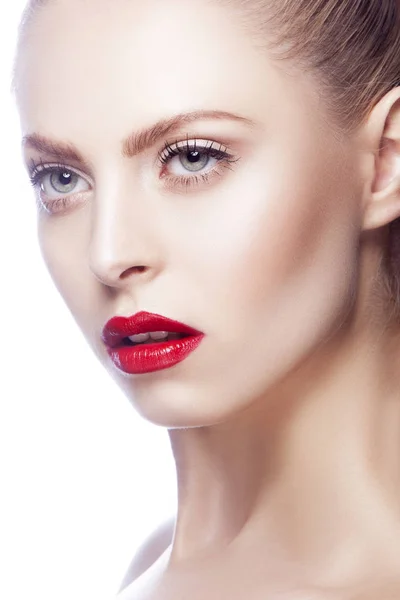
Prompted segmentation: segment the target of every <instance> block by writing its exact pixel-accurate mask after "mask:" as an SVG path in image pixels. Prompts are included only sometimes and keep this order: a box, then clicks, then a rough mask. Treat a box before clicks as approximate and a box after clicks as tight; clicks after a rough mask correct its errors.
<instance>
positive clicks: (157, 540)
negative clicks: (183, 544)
mask: <svg viewBox="0 0 400 600" xmlns="http://www.w3.org/2000/svg"><path fill="white" fill-rule="evenodd" d="M174 528H175V518H174V517H171V518H170V519H168V521H165V522H164V523H162V524H161V525H159V526H158V527H157V528H156V529H155V530H154V531H153V532H152V533H151V534H150V535H149V537H148V538H146V540H145V541H144V542H143V544H141V546H140V547H139V549H138V550H137V551H136V553H135V555H134V557H133V559H132V562H131V564H130V565H129V568H128V571H127V573H126V575H125V577H124V579H123V581H122V584H121V588H120V592H121V591H122V590H124V589H125V588H126V587H128V586H129V585H130V584H131V583H132V582H133V581H135V579H137V578H138V577H140V575H142V574H143V573H144V572H145V571H147V569H149V568H150V567H151V566H152V564H153V563H154V562H155V561H156V560H157V559H158V558H159V557H160V556H161V555H162V554H163V553H164V552H165V550H166V549H167V548H168V547H169V546H170V545H171V543H172V538H173V535H174Z"/></svg>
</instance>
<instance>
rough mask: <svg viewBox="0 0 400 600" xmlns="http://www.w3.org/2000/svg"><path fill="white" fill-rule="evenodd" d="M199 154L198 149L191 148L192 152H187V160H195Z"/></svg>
mask: <svg viewBox="0 0 400 600" xmlns="http://www.w3.org/2000/svg"><path fill="white" fill-rule="evenodd" d="M199 156H200V152H199V151H198V150H193V151H192V152H189V154H188V160H189V162H193V163H194V162H196V161H197V160H198V159H199Z"/></svg>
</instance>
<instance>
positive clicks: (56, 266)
mask: <svg viewBox="0 0 400 600" xmlns="http://www.w3.org/2000/svg"><path fill="white" fill-rule="evenodd" d="M83 225H84V224H83V223H82V222H80V221H79V218H78V220H77V222H75V221H72V218H70V219H69V221H68V222H67V221H66V220H64V218H60V219H53V218H52V217H50V218H47V217H46V216H44V217H39V227H38V235H39V244H40V249H41V252H42V256H43V259H44V262H45V264H46V267H47V269H48V271H49V273H50V275H51V277H52V280H53V282H54V285H55V286H56V288H57V290H58V291H59V292H60V295H61V296H62V298H63V300H64V302H65V304H66V305H67V307H68V309H69V310H70V312H71V314H72V315H73V317H74V319H75V320H76V321H77V323H78V325H79V327H80V328H81V329H82V330H83V331H84V332H85V331H86V332H87V331H88V329H89V328H90V323H91V321H93V315H96V311H97V310H99V309H100V304H99V300H100V299H99V297H98V289H96V280H95V279H94V277H93V276H92V275H91V274H90V272H89V271H88V267H87V255H86V244H87V238H86V237H85V233H84V232H83V231H82V226H83ZM100 314H101V313H100Z"/></svg>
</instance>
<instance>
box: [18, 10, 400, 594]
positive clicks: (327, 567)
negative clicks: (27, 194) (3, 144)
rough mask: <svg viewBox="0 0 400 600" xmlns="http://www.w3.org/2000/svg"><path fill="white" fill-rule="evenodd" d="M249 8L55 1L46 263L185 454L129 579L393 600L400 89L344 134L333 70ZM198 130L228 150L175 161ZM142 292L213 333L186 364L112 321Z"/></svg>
mask: <svg viewBox="0 0 400 600" xmlns="http://www.w3.org/2000/svg"><path fill="white" fill-rule="evenodd" d="M225 4H226V3H225ZM242 25H243V23H242V21H241V20H240V18H239V15H238V14H237V13H236V12H234V11H233V10H232V9H231V8H229V6H227V5H224V6H222V5H219V4H218V2H217V1H216V0H215V1H212V0H211V1H206V0H190V2H187V1H186V0H169V1H168V2H165V1H164V0H146V2H143V1H141V0H130V1H129V2H127V1H126V0H113V1H112V2H110V1H109V0H85V1H83V0H59V1H58V2H51V3H50V4H49V5H48V6H46V7H45V8H44V9H43V10H42V11H40V12H39V13H38V14H37V16H36V18H35V20H34V22H33V23H32V24H31V25H30V31H29V37H28V38H27V40H26V41H25V42H24V45H23V48H22V49H21V52H20V55H19V58H18V62H17V77H16V84H17V101H18V106H19V110H20V115H21V126H22V133H23V136H24V144H23V153H24V160H25V161H26V164H27V168H28V170H30V169H32V168H33V166H32V165H39V167H38V168H40V163H42V167H43V165H47V166H48V165H50V166H51V165H52V166H53V167H54V165H55V166H57V164H61V165H62V169H63V170H62V171H61V175H62V172H64V173H65V171H66V169H69V170H70V171H69V177H65V176H62V177H60V172H58V175H57V174H56V175H54V174H53V176H51V175H49V174H47V175H44V177H43V178H42V179H41V181H40V182H38V183H37V185H36V197H37V201H38V206H39V210H38V232H39V240H40V245H41V249H42V252H43V256H44V259H45V261H46V264H47V266H48V268H49V270H50V273H51V275H52V277H53V279H54V282H55V284H56V286H57V287H58V289H59V290H60V292H61V294H62V296H63V298H64V299H65V302H66V304H67V306H68V307H69V309H70V310H71V312H72V314H73V315H74V317H75V319H76V322H77V323H78V325H79V327H80V328H81V329H82V331H83V333H84V334H85V336H86V338H87V340H88V342H89V344H90V345H91V347H92V348H93V350H94V352H95V353H96V355H97V356H98V358H99V360H100V361H101V362H102V363H103V364H104V366H105V368H106V369H107V370H109V372H110V374H111V376H112V377H113V378H114V379H115V381H116V382H117V384H118V385H119V386H120V387H121V388H122V389H123V390H124V392H125V393H126V395H127V397H128V398H129V399H130V401H131V402H132V404H133V406H134V407H135V409H136V410H137V411H138V412H139V413H140V414H141V415H142V416H143V417H144V418H146V419H148V420H150V421H152V422H153V423H155V424H157V425H162V426H164V427H167V428H168V430H169V435H170V438H171V444H172V449H173V452H174V457H175V460H176V467H177V478H178V497H179V507H178V513H177V515H176V518H174V521H173V522H171V523H169V524H166V525H165V527H164V528H163V529H162V533H161V534H160V536H161V537H159V535H158V534H157V533H156V534H155V540H156V542H155V545H154V544H153V541H154V540H153V541H150V543H149V544H148V545H145V546H144V549H143V550H142V552H139V554H138V555H137V558H136V560H135V561H134V563H133V565H132V568H131V570H130V573H129V574H128V575H127V578H126V580H125V582H124V586H123V587H124V589H123V591H122V592H121V593H120V594H119V598H120V599H121V600H122V599H123V600H144V599H146V600H155V599H156V598H157V600H170V599H171V600H172V599H174V600H178V599H180V598H185V600H186V598H187V597H190V598H191V600H200V599H201V600H204V598H207V599H208V600H217V599H219V598H221V597H223V598H229V599H230V600H239V599H240V600H243V599H244V598H245V599H246V600H247V599H248V600H258V599H261V598H262V599H263V600H265V599H266V598H270V597H271V598H274V599H275V598H278V597H279V598H282V599H283V598H285V600H286V599H290V600H303V599H307V600H312V599H314V598H315V599H318V600H320V599H330V598H335V599H336V598H341V599H346V600H347V599H350V598H351V599H353V598H354V599H357V600H378V599H379V600H391V598H392V597H393V598H395V597H396V598H398V597H400V575H399V574H400V508H399V507H400V503H399V500H400V454H399V452H398V448H399V443H400V392H399V390H400V369H399V366H400V352H399V349H398V348H399V329H398V327H397V326H394V325H390V326H388V325H387V324H388V320H387V317H388V314H389V309H388V305H387V304H386V303H385V299H384V298H382V294H381V291H380V290H381V289H382V287H383V286H382V284H381V280H380V275H379V273H380V271H379V267H380V266H381V263H382V257H383V250H384V247H385V244H387V235H388V230H387V226H388V224H389V223H390V222H391V221H392V220H394V219H396V218H397V217H399V216H400V194H399V186H400V160H399V158H400V155H399V148H400V110H399V107H400V101H399V97H400V93H399V91H397V90H395V91H392V92H390V93H389V94H388V95H387V96H386V97H385V98H383V99H382V100H381V101H380V102H379V103H378V104H377V105H376V106H375V107H374V109H373V110H372V112H371V114H370V115H369V117H368V120H367V121H366V122H365V123H363V125H362V126H361V127H360V128H359V129H358V130H357V131H356V132H353V133H352V134H351V135H350V134H348V135H345V134H343V133H341V132H340V130H339V128H338V126H337V123H334V122H333V120H332V116H331V115H330V114H328V112H327V110H326V107H325V104H324V102H323V97H322V96H321V89H320V85H319V82H318V80H317V79H316V78H315V77H313V76H312V74H310V73H308V74H305V73H301V72H299V71H297V70H296V69H295V67H294V65H290V64H288V63H279V64H276V63H275V62H274V60H273V58H272V57H271V56H269V55H268V54H267V53H266V52H261V51H260V49H259V48H258V47H257V45H256V44H255V43H254V38H253V37H252V35H251V32H250V31H249V29H246V28H244V27H243V26H242ZM50 50H51V51H50ZM195 111H196V115H194V117H195V118H194V117H193V113H194V112H195ZM205 111H206V112H205ZM210 111H220V112H219V113H218V115H216V113H215V112H213V113H212V114H211V113H210ZM179 114H191V115H192V116H191V118H190V119H189V118H187V119H186V122H185V121H184V122H182V121H181V122H180V124H178V123H175V126H174V127H171V128H170V129H169V130H168V131H164V132H163V135H161V137H157V139H156V138H154V137H153V139H152V140H150V142H151V143H150V144H149V145H147V147H146V148H143V147H142V148H139V147H138V146H139V145H140V144H139V142H143V140H144V138H145V136H144V135H139V137H138V134H140V133H143V131H144V130H145V129H147V128H150V127H152V126H154V125H155V124H156V123H157V122H159V121H160V120H167V119H171V118H174V117H176V115H179ZM217 116H218V118H217ZM158 133H160V129H158ZM34 134H35V135H36V136H42V137H41V138H38V137H36V138H32V137H29V136H33V135H34ZM132 136H136V137H135V140H133V138H132ZM43 137H46V138H47V139H49V140H51V141H52V143H53V146H54V144H60V143H61V144H64V145H65V144H68V145H69V148H68V150H69V152H68V155H66V152H65V148H64V158H63V159H62V158H60V156H59V153H56V152H55V151H54V148H53V150H52V149H50V148H47V149H45V147H44V144H43ZM193 140H196V143H197V147H199V146H201V142H202V143H203V146H205V145H208V146H210V145H211V144H213V147H216V148H219V149H222V150H223V151H225V152H226V153H227V154H228V155H229V158H226V157H225V158H224V159H222V158H218V159H217V158H213V157H211V158H209V161H208V162H207V160H205V161H203V163H202V164H203V167H201V164H200V167H201V168H199V169H198V171H197V173H196V172H193V170H190V165H192V168H193V163H189V161H188V160H187V153H186V154H181V155H178V156H174V157H172V158H171V160H169V161H168V163H166V164H161V163H160V160H159V159H160V155H163V154H164V151H165V145H166V143H169V144H171V146H172V147H173V146H174V144H176V142H178V145H179V144H181V145H182V144H184V143H185V142H186V143H187V142H188V141H192V145H193ZM39 142H40V143H39ZM72 145H73V146H74V148H75V150H76V151H77V152H75V155H74V156H73V155H72V153H71V146H72ZM142 146H143V144H142ZM381 148H384V150H382V151H380V149H381ZM185 156H186V160H185ZM71 173H73V175H72V179H71ZM205 174H208V175H209V178H208V181H205V179H204V175H205ZM67 175H68V173H67ZM202 176H203V177H202ZM196 177H197V180H198V181H197V183H195V178H196ZM189 179H190V181H189ZM68 182H69V183H70V184H71V185H69V186H68ZM61 184H63V185H64V187H60V186H61ZM141 310H146V311H149V312H154V313H158V314H162V315H164V316H166V317H169V318H171V319H175V320H178V321H182V322H184V323H186V324H187V325H190V326H192V327H194V328H196V329H198V330H200V331H203V332H204V333H205V338H204V340H203V342H202V343H201V345H200V347H199V348H198V349H197V350H196V351H195V352H194V353H193V354H192V355H190V357H189V358H187V359H186V360H185V361H184V362H183V363H181V364H179V365H177V366H175V367H173V368H171V369H169V370H165V371H160V372H157V373H152V374H146V375H139V376H126V375H124V374H122V373H121V372H120V371H118V370H117V369H116V367H115V366H114V365H113V364H112V363H111V362H110V359H109V357H108V355H107V352H106V349H105V347H104V345H103V343H102V341H101V331H102V328H103V326H104V324H105V323H106V321H107V320H108V319H110V318H111V317H112V316H115V315H124V316H128V315H132V314H134V313H136V312H138V311H141ZM163 536H164V537H163ZM172 537H173V539H172ZM143 557H145V560H143ZM393 590H394V591H393ZM371 594H372V596H371ZM383 594H385V595H383ZM390 594H394V595H393V596H391V595H390ZM396 594H397V596H396Z"/></svg>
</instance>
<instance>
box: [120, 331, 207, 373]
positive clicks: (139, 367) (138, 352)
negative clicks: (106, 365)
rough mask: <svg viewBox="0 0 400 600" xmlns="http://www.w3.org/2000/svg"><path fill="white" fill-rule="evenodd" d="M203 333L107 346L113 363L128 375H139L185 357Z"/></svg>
mask: <svg viewBox="0 0 400 600" xmlns="http://www.w3.org/2000/svg"><path fill="white" fill-rule="evenodd" d="M203 337H204V335H198V336H189V337H186V338H182V339H180V340H171V341H167V342H160V343H152V344H138V345H137V346H120V347H119V348H109V349H108V354H109V356H110V358H111V360H112V361H113V363H114V365H115V366H116V367H117V368H118V369H120V370H121V371H123V372H124V373H129V374H130V375H141V374H143V373H153V372H154V371H162V370H163V369H170V368H171V367H173V366H175V365H177V364H178V363H180V362H182V361H183V360H185V358H187V357H188V356H189V355H190V354H191V353H192V352H194V350H196V348H197V347H198V346H199V344H200V343H201V341H202V339H203Z"/></svg>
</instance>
